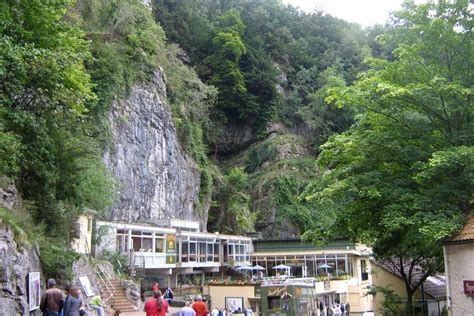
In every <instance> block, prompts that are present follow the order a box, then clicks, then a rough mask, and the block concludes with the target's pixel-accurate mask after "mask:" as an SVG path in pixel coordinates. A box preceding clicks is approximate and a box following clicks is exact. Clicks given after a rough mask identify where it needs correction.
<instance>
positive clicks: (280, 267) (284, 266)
mask: <svg viewBox="0 0 474 316" xmlns="http://www.w3.org/2000/svg"><path fill="white" fill-rule="evenodd" d="M273 269H282V270H289V269H291V267H290V266H286V265H284V264H279V265H277V266H275V267H273Z"/></svg>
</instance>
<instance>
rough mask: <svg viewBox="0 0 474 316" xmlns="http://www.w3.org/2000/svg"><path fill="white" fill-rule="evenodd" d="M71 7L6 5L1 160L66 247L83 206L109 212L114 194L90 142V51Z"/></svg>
mask: <svg viewBox="0 0 474 316" xmlns="http://www.w3.org/2000/svg"><path fill="white" fill-rule="evenodd" d="M70 5H71V2H70V1H49V2H45V1H36V0H32V1H6V2H2V4H0V16H1V19H0V31H1V34H2V37H1V39H0V107H1V108H0V135H1V138H0V141H1V143H0V149H1V151H0V155H1V156H0V160H3V159H5V153H7V154H8V155H9V157H8V161H7V166H9V168H8V170H7V169H4V168H3V166H2V168H0V169H1V170H0V172H2V173H6V174H7V175H9V176H11V177H13V178H15V180H16V184H17V185H18V187H19V189H20V191H21V193H22V196H23V198H24V199H26V200H28V201H30V202H31V203H30V204H31V205H32V213H33V217H34V219H35V220H36V222H37V223H40V222H43V223H45V224H46V231H47V233H48V235H50V236H62V237H63V238H64V244H65V245H67V244H68V242H69V237H70V233H71V231H72V228H73V227H72V226H73V223H74V219H75V218H76V217H77V216H78V215H79V214H80V213H81V212H82V210H83V208H84V207H87V206H89V207H98V208H101V209H103V208H105V207H106V205H107V204H108V202H107V200H108V201H110V196H111V195H109V194H112V192H113V188H112V184H111V182H110V178H109V177H108V175H107V173H106V172H105V169H104V168H103V166H102V162H101V159H100V153H99V152H98V151H97V150H96V145H95V141H94V139H92V138H91V137H90V136H89V130H90V125H88V123H87V121H88V115H89V112H90V105H91V104H94V102H95V101H96V97H95V95H94V93H93V92H92V88H93V84H92V82H91V79H90V76H89V75H88V73H87V72H86V71H85V67H84V64H85V61H86V60H88V59H89V58H90V53H89V45H88V42H87V41H86V40H85V39H84V33H83V32H82V31H81V30H80V29H79V28H78V27H77V26H74V25H73V24H71V23H69V22H68V19H67V18H68V10H69V9H70ZM91 187H93V188H94V190H96V191H95V192H102V193H104V195H100V196H99V195H97V194H91V192H92V190H91ZM98 210H100V209H98Z"/></svg>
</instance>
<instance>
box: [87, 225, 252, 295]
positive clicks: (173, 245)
mask: <svg viewBox="0 0 474 316" xmlns="http://www.w3.org/2000/svg"><path fill="white" fill-rule="evenodd" d="M161 225H163V226H161ZM96 235H97V237H98V239H99V243H98V244H97V245H96V247H95V256H101V255H103V254H105V252H111V253H113V252H118V253H121V254H123V255H126V256H127V258H128V264H129V266H131V267H135V268H136V269H141V270H143V271H145V274H146V275H148V276H153V275H154V276H156V279H157V280H158V279H159V280H160V281H161V282H160V284H163V285H164V284H168V285H169V286H171V287H177V286H179V285H181V284H196V283H198V284H202V283H203V281H204V278H205V275H206V274H209V275H212V274H215V273H218V272H219V271H220V270H222V268H225V267H239V266H243V265H250V263H251V262H250V254H251V251H252V241H251V238H249V237H245V236H235V235H223V234H218V233H215V234H211V233H205V232H200V231H199V223H198V222H192V221H181V220H168V221H166V222H162V223H161V222H160V226H157V225H147V224H128V223H119V222H112V221H97V222H96ZM166 276H167V277H166Z"/></svg>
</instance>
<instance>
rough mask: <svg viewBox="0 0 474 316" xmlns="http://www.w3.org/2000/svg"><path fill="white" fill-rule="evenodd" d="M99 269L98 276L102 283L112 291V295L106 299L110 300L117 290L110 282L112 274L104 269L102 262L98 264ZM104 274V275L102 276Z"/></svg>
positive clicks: (106, 300)
mask: <svg viewBox="0 0 474 316" xmlns="http://www.w3.org/2000/svg"><path fill="white" fill-rule="evenodd" d="M97 267H98V269H99V271H97V273H96V274H97V276H98V277H99V279H100V280H101V281H102V284H104V285H105V288H106V289H107V291H108V292H109V293H110V295H109V296H108V297H107V298H106V299H105V300H104V301H105V302H108V301H109V300H110V299H111V298H112V297H113V296H114V295H115V292H116V289H115V286H114V285H113V284H112V282H110V276H109V275H108V274H107V273H106V272H105V271H104V269H103V268H102V266H101V265H100V264H98V265H97ZM102 275H103V276H102Z"/></svg>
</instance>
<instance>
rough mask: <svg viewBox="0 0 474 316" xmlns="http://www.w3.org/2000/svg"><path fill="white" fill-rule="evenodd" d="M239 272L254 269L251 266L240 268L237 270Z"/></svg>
mask: <svg viewBox="0 0 474 316" xmlns="http://www.w3.org/2000/svg"><path fill="white" fill-rule="evenodd" d="M237 270H239V271H244V270H253V269H252V267H249V266H240V267H238V268H237Z"/></svg>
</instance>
